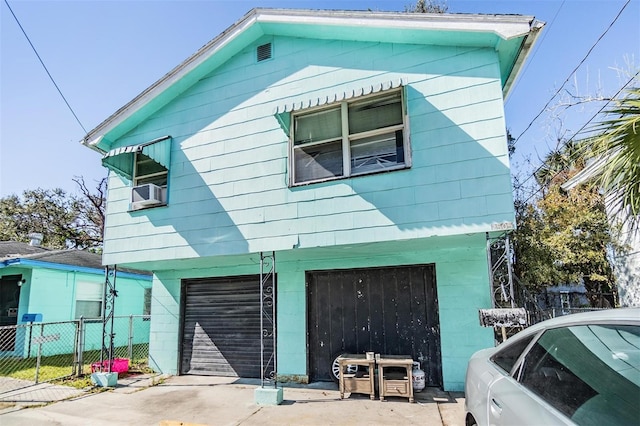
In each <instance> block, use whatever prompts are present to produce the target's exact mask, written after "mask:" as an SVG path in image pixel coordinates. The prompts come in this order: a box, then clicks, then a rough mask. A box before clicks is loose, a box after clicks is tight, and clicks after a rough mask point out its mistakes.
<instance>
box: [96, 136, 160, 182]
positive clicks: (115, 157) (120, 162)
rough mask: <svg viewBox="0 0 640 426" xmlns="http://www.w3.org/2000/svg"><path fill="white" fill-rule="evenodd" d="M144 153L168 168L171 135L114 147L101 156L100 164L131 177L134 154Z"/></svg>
mask: <svg viewBox="0 0 640 426" xmlns="http://www.w3.org/2000/svg"><path fill="white" fill-rule="evenodd" d="M137 153H140V154H144V155H146V156H147V157H149V158H151V159H152V160H153V161H155V162H156V163H158V164H159V165H160V166H162V167H164V168H165V169H167V170H169V164H170V160H171V137H170V136H164V137H162V138H158V139H154V140H152V141H150V142H146V143H143V144H139V145H131V146H122V147H120V148H114V149H112V150H111V151H109V152H107V153H106V154H105V155H104V157H102V165H103V166H105V167H107V168H108V169H110V170H113V171H114V172H116V173H118V174H119V175H120V176H123V177H125V178H127V179H133V170H134V162H135V156H136V154H137Z"/></svg>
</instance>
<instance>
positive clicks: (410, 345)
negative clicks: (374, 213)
mask: <svg viewBox="0 0 640 426" xmlns="http://www.w3.org/2000/svg"><path fill="white" fill-rule="evenodd" d="M307 291H308V299H307V300H308V303H309V306H308V315H309V318H308V327H309V328H308V342H309V375H310V379H311V380H320V381H323V380H332V375H331V364H332V362H333V359H334V358H335V357H336V356H337V355H339V354H340V353H344V352H346V353H360V354H363V353H365V352H367V351H373V352H375V353H380V354H386V355H392V354H395V355H406V354H409V355H411V356H412V357H413V359H414V360H420V362H421V366H422V369H423V370H425V376H426V377H425V380H426V384H427V385H428V386H441V385H442V367H441V365H442V362H441V356H440V326H439V321H438V299H437V295H436V281H435V268H434V265H418V266H403V267H391V268H376V269H353V270H340V271H320V272H308V273H307Z"/></svg>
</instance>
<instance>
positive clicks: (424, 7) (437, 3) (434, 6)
mask: <svg viewBox="0 0 640 426" xmlns="http://www.w3.org/2000/svg"><path fill="white" fill-rule="evenodd" d="M448 10H449V6H448V5H447V3H446V2H445V1H444V0H418V1H416V2H415V4H410V5H408V6H405V7H404V11H405V12H408V13H446V12H447V11H448Z"/></svg>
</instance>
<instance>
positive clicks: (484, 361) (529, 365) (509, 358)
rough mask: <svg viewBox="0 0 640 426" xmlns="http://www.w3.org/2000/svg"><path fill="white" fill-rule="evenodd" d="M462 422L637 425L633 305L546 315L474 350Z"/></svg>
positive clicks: (636, 316) (638, 373)
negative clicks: (493, 344) (547, 317)
mask: <svg viewBox="0 0 640 426" xmlns="http://www.w3.org/2000/svg"><path fill="white" fill-rule="evenodd" d="M465 410H466V425H467V426H470V425H479V426H485V425H518V426H522V425H575V424H577V425H598V426H601V425H634V426H638V425H640V308H619V309H607V310H604V311H594V312H586V313H581V314H572V315H567V316H563V317H559V318H554V319H551V320H547V321H544V322H541V323H538V324H536V325H534V326H531V327H529V328H527V329H525V330H523V331H521V332H519V333H518V334H516V335H515V336H513V337H511V338H509V339H508V340H507V341H506V342H504V343H502V344H501V345H499V346H497V347H495V348H490V349H483V350H481V351H478V352H476V353H475V354H474V355H473V356H472V357H471V359H470V360H469V365H468V368H467V377H466V382H465Z"/></svg>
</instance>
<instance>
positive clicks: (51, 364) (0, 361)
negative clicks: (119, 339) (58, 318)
mask: <svg viewBox="0 0 640 426" xmlns="http://www.w3.org/2000/svg"><path fill="white" fill-rule="evenodd" d="M127 353H128V349H127V347H118V348H115V349H114V358H127V355H126V354H127ZM132 353H133V354H134V357H133V359H130V360H129V370H130V371H139V372H145V373H146V372H150V371H151V370H149V368H148V366H147V362H148V344H138V345H134V346H133V350H132ZM138 354H139V355H138ZM83 361H84V363H83V365H82V367H81V371H80V372H79V373H80V379H78V381H79V382H80V383H82V382H83V379H84V377H83V376H87V377H88V375H90V374H91V364H92V363H94V362H99V361H100V350H92V351H85V352H84V354H83ZM74 362H75V360H74V356H73V354H61V355H51V356H43V357H41V358H40V367H39V369H38V382H47V381H52V380H58V379H66V378H70V377H71V376H72V375H73V374H74V371H73V365H74ZM36 364H37V357H34V356H32V357H29V358H19V357H3V358H0V376H5V377H11V378H14V379H21V380H29V381H35V380H36ZM88 380H89V383H90V379H88ZM59 381H60V380H59ZM74 381H76V379H75V378H73V379H71V380H68V382H74ZM85 383H86V381H85ZM65 384H67V383H65ZM90 385H91V384H89V386H90ZM72 386H74V387H82V385H81V384H78V385H77V386H76V385H72Z"/></svg>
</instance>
